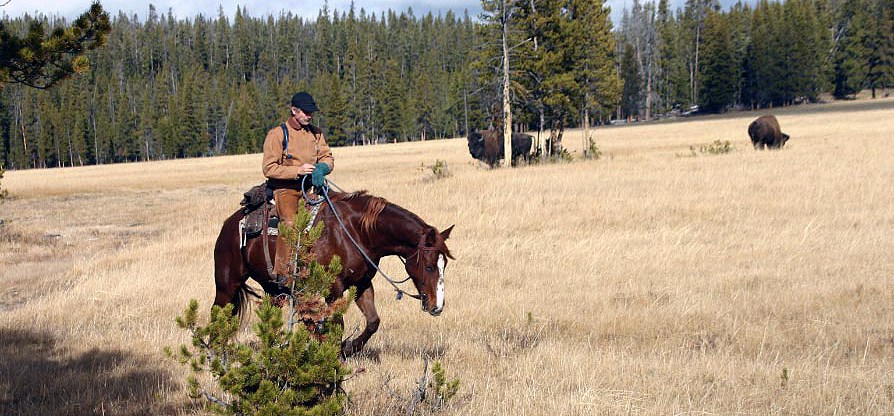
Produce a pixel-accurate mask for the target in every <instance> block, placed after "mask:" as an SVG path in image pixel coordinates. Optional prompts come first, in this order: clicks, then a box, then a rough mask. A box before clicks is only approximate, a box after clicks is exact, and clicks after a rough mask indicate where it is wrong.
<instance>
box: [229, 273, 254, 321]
mask: <svg viewBox="0 0 894 416" xmlns="http://www.w3.org/2000/svg"><path fill="white" fill-rule="evenodd" d="M249 296H251V297H254V298H257V299H260V298H261V295H259V294H258V292H255V291H254V289H252V288H251V287H250V286H248V280H245V281H244V282H242V285H240V286H239V288H238V289H236V294H235V295H234V296H233V312H235V313H236V316H238V317H239V319H240V320H241V319H242V318H243V317H244V316H245V314H246V311H247V310H248V306H249V302H248V301H249Z"/></svg>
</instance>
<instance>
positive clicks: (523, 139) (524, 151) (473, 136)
mask: <svg viewBox="0 0 894 416" xmlns="http://www.w3.org/2000/svg"><path fill="white" fill-rule="evenodd" d="M468 140H469V154H471V155H472V157H473V158H475V159H478V160H480V161H482V162H484V163H487V164H488V165H489V166H490V167H494V166H495V165H496V164H497V163H499V162H500V160H502V159H503V132H502V131H499V130H482V131H480V132H477V131H476V132H472V133H469V137H468ZM532 140H533V137H532V136H531V135H530V134H522V133H512V164H513V165H514V164H515V163H516V162H517V161H518V158H522V159H524V160H525V161H528V159H529V157H530V155H531V141H532Z"/></svg>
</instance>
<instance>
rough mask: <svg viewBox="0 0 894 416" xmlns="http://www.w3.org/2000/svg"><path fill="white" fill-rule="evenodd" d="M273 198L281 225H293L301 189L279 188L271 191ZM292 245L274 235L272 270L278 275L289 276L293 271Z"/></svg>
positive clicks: (293, 254)
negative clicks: (274, 248)
mask: <svg viewBox="0 0 894 416" xmlns="http://www.w3.org/2000/svg"><path fill="white" fill-rule="evenodd" d="M273 200H274V201H276V214H277V215H278V216H279V223H280V225H281V226H285V227H289V228H291V227H293V226H294V225H295V213H296V212H298V204H299V203H301V201H302V196H301V191H299V190H297V189H289V188H281V189H277V190H275V191H273ZM293 250H294V247H292V244H291V243H289V242H288V241H286V239H285V238H283V236H282V235H280V236H278V237H276V255H275V257H274V260H273V272H274V273H276V275H278V276H289V275H291V274H292V272H293V268H294V262H293V257H294V256H295V253H294V252H293Z"/></svg>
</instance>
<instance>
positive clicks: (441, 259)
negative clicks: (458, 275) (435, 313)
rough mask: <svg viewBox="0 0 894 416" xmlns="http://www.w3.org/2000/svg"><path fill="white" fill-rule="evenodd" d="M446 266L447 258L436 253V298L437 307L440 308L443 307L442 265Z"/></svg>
mask: <svg viewBox="0 0 894 416" xmlns="http://www.w3.org/2000/svg"><path fill="white" fill-rule="evenodd" d="M446 266H447V259H445V258H444V255H443V254H439V255H438V299H437V307H438V309H442V308H443V307H444V267H446Z"/></svg>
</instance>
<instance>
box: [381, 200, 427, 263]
mask: <svg viewBox="0 0 894 416" xmlns="http://www.w3.org/2000/svg"><path fill="white" fill-rule="evenodd" d="M426 228H428V226H427V225H426V224H425V222H423V221H422V220H421V219H420V218H419V217H418V216H416V215H415V214H413V213H412V212H410V211H407V210H406V209H404V208H402V207H400V206H397V205H394V204H391V203H389V204H388V206H387V207H385V209H384V210H383V211H382V213H381V214H380V215H379V219H378V221H376V232H375V233H374V234H375V235H374V236H370V237H371V239H373V240H376V241H371V243H372V244H374V245H375V246H379V247H381V249H382V253H381V254H382V255H383V256H391V255H398V256H403V257H406V256H408V255H410V254H412V252H414V251H415V248H416V246H417V245H418V244H419V239H420V238H421V237H422V235H423V232H424V231H425V229H426Z"/></svg>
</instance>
